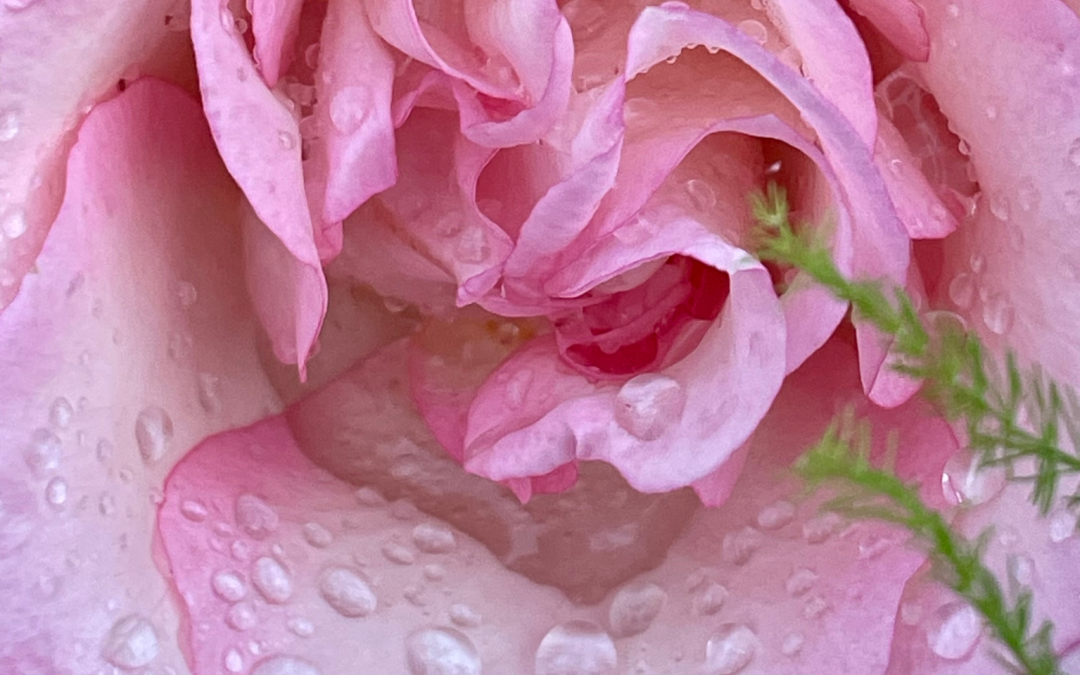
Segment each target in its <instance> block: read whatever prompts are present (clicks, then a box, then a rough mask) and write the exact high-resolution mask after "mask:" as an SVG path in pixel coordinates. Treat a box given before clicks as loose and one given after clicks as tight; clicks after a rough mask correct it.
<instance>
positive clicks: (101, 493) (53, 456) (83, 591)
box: [0, 80, 281, 673]
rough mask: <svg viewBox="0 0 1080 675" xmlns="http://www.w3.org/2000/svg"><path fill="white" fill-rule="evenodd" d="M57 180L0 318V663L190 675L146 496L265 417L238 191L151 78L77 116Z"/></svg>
mask: <svg viewBox="0 0 1080 675" xmlns="http://www.w3.org/2000/svg"><path fill="white" fill-rule="evenodd" d="M66 184H67V191H66V194H65V196H64V202H63V205H62V207H61V208H60V211H59V215H58V216H57V219H56V222H55V224H54V225H53V227H52V230H51V232H50V234H49V237H48V239H47V241H46V243H45V246H44V248H43V249H42V252H41V255H40V256H38V258H37V262H36V266H37V270H38V271H37V273H35V274H32V275H30V276H28V277H27V278H26V280H25V282H24V284H23V287H22V290H21V291H20V293H19V295H18V296H17V297H16V298H15V300H14V301H13V302H12V303H11V305H9V306H8V307H7V308H6V309H5V310H4V311H3V313H0V391H3V392H4V393H3V396H0V457H2V462H3V466H4V470H3V477H2V478H0V502H2V504H3V516H2V519H0V522H2V523H3V524H2V526H0V586H2V587H3V588H4V589H5V591H4V594H5V595H4V611H3V612H2V613H0V633H2V634H3V636H4V637H3V639H2V640H0V670H3V671H4V672H7V673H85V672H97V671H99V670H101V669H103V668H104V669H110V668H112V667H113V666H116V667H119V668H121V669H124V670H131V669H142V667H143V666H147V667H148V668H149V669H153V670H155V671H158V670H159V671H162V672H165V671H168V670H172V671H174V672H178V673H187V672H188V669H187V666H186V664H185V657H184V655H183V654H182V651H181V646H180V645H179V644H178V642H177V640H176V636H177V635H178V634H179V633H180V631H181V630H182V627H181V624H182V618H181V615H180V613H179V611H178V608H177V606H176V605H175V604H174V599H175V596H174V594H173V587H172V585H171V581H172V580H171V578H170V576H169V573H168V570H167V569H159V568H158V567H157V566H156V564H155V562H156V561H157V558H156V553H157V551H156V550H155V529H154V511H155V508H156V507H155V505H156V504H158V503H160V501H161V494H162V493H161V487H162V485H163V483H164V480H165V476H166V474H167V473H168V472H169V470H170V469H171V468H172V466H173V465H174V464H175V463H176V462H177V461H178V460H179V459H180V457H181V456H182V454H183V451H184V450H186V449H187V448H189V447H191V446H192V445H193V444H195V443H197V442H198V441H199V440H201V439H202V438H203V437H205V436H206V435H207V434H211V433H215V432H217V431H220V430H221V429H225V428H231V427H234V426H237V425H244V424H249V423H250V422H251V421H253V420H255V419H258V418H260V417H262V416H263V415H265V414H266V413H267V411H273V410H275V409H277V408H279V407H280V405H281V403H280V400H279V399H278V397H277V395H276V394H275V393H274V392H273V390H272V389H271V387H270V385H269V383H268V382H267V380H266V377H265V375H264V374H263V371H262V369H261V367H260V366H259V362H258V356H257V344H258V340H259V328H258V324H257V321H256V319H255V317H254V316H253V315H252V314H251V311H250V308H249V303H248V300H247V297H246V294H245V293H244V291H243V279H242V276H241V274H240V271H239V270H240V257H241V255H242V249H241V242H240V236H239V229H238V223H237V214H238V207H239V205H240V203H241V201H242V196H241V195H240V193H239V191H237V190H236V188H235V187H234V185H233V184H232V182H231V181H230V180H229V177H228V173H227V172H226V170H225V168H224V167H223V166H222V165H221V163H220V160H219V159H218V157H217V153H216V150H215V148H214V144H213V141H212V139H211V137H210V133H209V130H208V129H207V128H206V123H205V121H204V119H203V116H202V112H201V110H200V109H199V105H198V103H197V102H196V101H195V100H194V99H193V98H192V97H191V96H190V95H189V94H188V93H187V92H185V91H183V90H180V89H179V88H177V87H174V86H172V85H167V84H164V83H162V82H159V81H155V80H141V81H138V82H136V83H134V84H132V85H131V86H129V87H128V88H127V90H126V91H125V92H124V93H122V94H120V95H119V96H118V97H116V98H115V99H113V100H111V101H108V102H106V103H102V104H99V105H98V106H96V107H95V108H94V109H93V111H92V112H91V113H90V114H89V115H88V117H87V118H86V121H85V122H84V123H83V125H82V127H81V128H80V130H79V133H78V140H77V142H76V143H75V145H74V147H73V148H72V150H71V154H70V158H69V160H68V167H67V175H66ZM191 513H192V516H193V517H198V513H197V512H195V511H192V512H191Z"/></svg>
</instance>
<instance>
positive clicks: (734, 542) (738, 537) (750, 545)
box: [720, 527, 764, 565]
mask: <svg viewBox="0 0 1080 675" xmlns="http://www.w3.org/2000/svg"><path fill="white" fill-rule="evenodd" d="M763 543H764V537H763V536H762V534H761V533H760V532H758V531H757V530H755V529H754V528H752V527H744V528H742V529H741V530H736V531H734V532H728V533H727V534H725V535H724V539H723V541H722V542H721V545H720V553H721V557H722V558H723V560H724V562H727V563H731V564H733V565H745V564H746V563H748V562H750V558H752V557H753V556H754V553H756V552H757V550H758V549H759V548H761V546H762V544H763Z"/></svg>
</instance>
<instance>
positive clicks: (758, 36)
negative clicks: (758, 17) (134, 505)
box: [737, 19, 769, 45]
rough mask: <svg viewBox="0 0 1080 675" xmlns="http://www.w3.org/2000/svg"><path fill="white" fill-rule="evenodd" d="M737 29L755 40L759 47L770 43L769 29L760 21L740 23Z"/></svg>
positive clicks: (751, 20)
mask: <svg viewBox="0 0 1080 675" xmlns="http://www.w3.org/2000/svg"><path fill="white" fill-rule="evenodd" d="M737 27H738V29H739V30H741V31H742V32H743V33H745V34H746V35H748V36H750V37H751V38H753V39H754V41H755V42H757V43H758V44H759V45H763V44H765V43H766V42H768V41H769V29H768V28H766V27H765V24H763V23H761V22H760V21H755V20H753V19H747V20H746V21H740V22H739V25H738V26H737Z"/></svg>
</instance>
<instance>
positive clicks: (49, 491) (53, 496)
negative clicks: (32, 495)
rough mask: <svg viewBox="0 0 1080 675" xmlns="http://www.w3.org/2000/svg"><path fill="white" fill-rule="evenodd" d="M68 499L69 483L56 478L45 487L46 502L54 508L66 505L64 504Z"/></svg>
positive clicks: (58, 477)
mask: <svg viewBox="0 0 1080 675" xmlns="http://www.w3.org/2000/svg"><path fill="white" fill-rule="evenodd" d="M67 498H68V484H67V481H66V480H64V479H63V478H61V477H60V476H56V477H54V478H53V479H51V480H50V481H49V482H48V483H47V484H46V485H45V501H47V502H49V504H51V505H52V506H56V507H60V506H63V505H64V502H66V501H67Z"/></svg>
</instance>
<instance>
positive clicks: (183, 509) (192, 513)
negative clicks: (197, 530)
mask: <svg viewBox="0 0 1080 675" xmlns="http://www.w3.org/2000/svg"><path fill="white" fill-rule="evenodd" d="M180 513H181V514H182V515H183V516H184V517H185V518H187V519H188V520H190V521H191V522H193V523H201V522H202V521H204V520H206V517H207V516H208V515H210V513H209V512H208V511H207V510H206V507H205V506H203V504H202V502H198V501H195V500H194V499H187V500H185V501H183V502H181V504H180Z"/></svg>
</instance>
